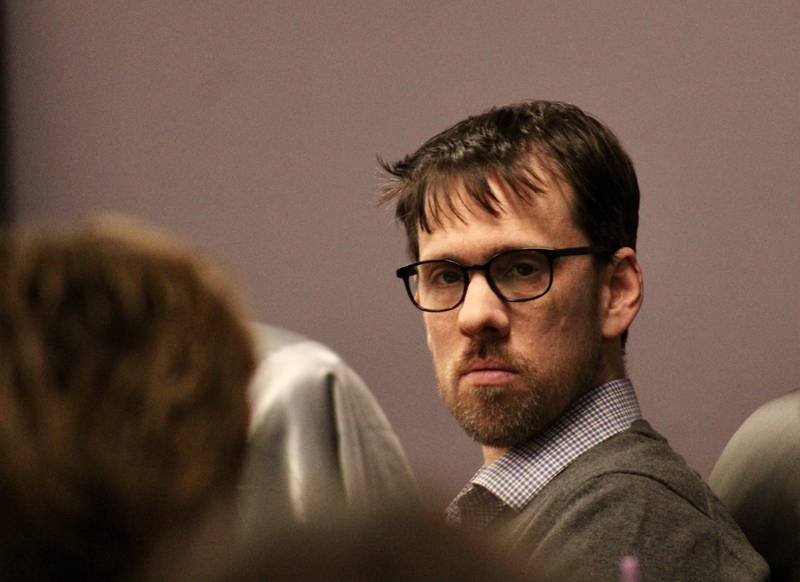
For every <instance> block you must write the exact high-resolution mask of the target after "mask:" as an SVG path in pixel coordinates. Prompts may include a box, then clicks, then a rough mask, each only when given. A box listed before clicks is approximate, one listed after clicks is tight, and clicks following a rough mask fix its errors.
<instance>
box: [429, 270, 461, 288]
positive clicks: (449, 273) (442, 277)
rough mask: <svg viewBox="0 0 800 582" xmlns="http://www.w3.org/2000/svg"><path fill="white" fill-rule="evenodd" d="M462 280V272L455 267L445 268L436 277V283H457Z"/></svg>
mask: <svg viewBox="0 0 800 582" xmlns="http://www.w3.org/2000/svg"><path fill="white" fill-rule="evenodd" d="M460 282H461V273H460V272H459V271H456V270H455V269H446V270H445V269H443V270H441V271H439V272H438V273H437V274H436V276H435V277H434V284H437V285H455V284H456V283H460Z"/></svg>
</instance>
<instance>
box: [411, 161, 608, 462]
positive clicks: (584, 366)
mask: <svg viewBox="0 0 800 582" xmlns="http://www.w3.org/2000/svg"><path fill="white" fill-rule="evenodd" d="M537 173H538V174H539V176H540V177H542V178H543V184H542V185H543V186H544V192H543V193H542V194H535V195H533V196H532V198H531V203H526V202H523V201H521V200H519V199H518V198H517V197H516V196H515V195H514V194H513V193H507V192H505V191H504V189H503V188H502V187H501V186H500V185H499V184H498V183H497V182H494V181H492V180H490V181H489V183H490V186H491V188H492V191H493V192H494V194H495V195H496V196H497V197H498V199H499V200H500V201H501V203H502V209H501V212H500V214H499V215H498V216H496V217H495V216H491V215H490V214H488V213H487V212H485V211H484V210H482V209H480V208H477V207H476V206H474V205H473V204H471V203H466V204H465V205H464V207H463V208H462V207H459V212H460V214H461V215H462V217H463V219H464V221H463V222H462V221H460V220H458V219H457V218H455V217H452V216H447V217H445V219H444V221H443V224H442V225H441V226H439V227H437V228H435V229H434V230H433V231H432V232H430V233H425V232H423V231H420V232H419V249H420V257H419V258H420V260H428V259H443V258H448V259H453V260H455V261H458V262H460V263H462V264H465V265H467V264H477V263H484V262H485V261H487V260H488V259H489V258H491V257H492V256H493V255H495V254H496V253H498V252H500V251H503V250H509V249H514V248H524V247H546V248H564V247H575V246H586V245H587V244H588V241H587V240H586V237H585V235H583V234H582V233H581V232H580V231H579V229H578V228H577V226H575V224H574V222H573V219H572V216H571V213H570V202H571V200H572V196H573V195H574V194H573V192H572V189H571V188H570V187H569V186H568V185H566V184H564V183H563V182H561V181H559V180H558V179H557V178H555V177H554V176H553V175H552V174H549V173H548V172H545V171H543V170H541V169H538V172H537ZM455 187H456V188H457V187H458V185H455ZM466 199H467V198H466V196H464V197H462V200H466ZM598 280H599V275H598V273H597V270H596V269H595V268H594V266H593V263H592V258H591V257H590V256H573V257H562V258H559V259H557V260H556V261H555V263H554V269H553V284H552V287H551V288H550V290H549V291H548V292H547V294H545V295H544V296H542V297H540V298H538V299H536V300H533V301H529V302H523V303H506V302H504V301H503V300H501V299H500V298H499V297H498V296H497V295H495V293H494V292H493V291H492V290H491V288H490V287H489V285H488V283H487V281H486V279H485V276H484V274H483V273H482V272H479V271H472V272H471V278H470V283H469V287H468V289H467V294H466V297H465V298H464V302H463V303H462V304H461V305H460V306H458V307H457V308H455V309H453V310H451V311H446V312H441V313H425V316H424V317H425V327H426V329H427V337H428V347H429V348H430V350H431V353H432V355H433V364H434V368H435V370H436V377H437V381H438V385H439V392H440V394H441V396H442V398H443V399H444V401H445V403H446V404H447V406H448V408H449V409H450V411H451V413H452V414H453V416H454V417H455V418H456V420H457V421H458V423H459V424H460V425H461V427H462V428H463V429H464V430H465V431H466V432H467V434H468V435H470V436H471V437H472V438H473V439H475V440H476V441H478V442H479V443H481V444H483V445H488V446H493V447H509V446H512V445H514V444H517V443H520V442H523V441H525V440H527V439H529V438H530V437H532V436H534V435H536V434H538V433H540V432H541V431H543V430H544V429H545V428H547V426H548V425H550V423H552V422H553V421H554V420H555V419H556V418H558V417H559V416H560V415H561V414H562V413H563V412H564V410H565V409H566V408H567V407H568V406H569V405H570V404H571V403H572V402H573V401H574V400H575V399H576V398H577V397H578V396H580V395H581V394H583V393H584V392H586V391H587V390H588V389H589V388H591V387H593V386H594V385H595V383H596V382H598V379H599V378H598V376H599V374H600V369H601V344H602V337H601V332H600V310H599V308H598V293H599V292H598V286H599V283H598Z"/></svg>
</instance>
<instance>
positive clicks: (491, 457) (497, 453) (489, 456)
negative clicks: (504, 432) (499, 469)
mask: <svg viewBox="0 0 800 582" xmlns="http://www.w3.org/2000/svg"><path fill="white" fill-rule="evenodd" d="M481 450H482V451H483V464H484V466H487V465H491V464H492V463H494V462H495V461H496V460H497V459H499V458H500V457H502V456H503V455H505V454H506V452H507V451H508V447H505V448H503V447H490V446H487V445H481Z"/></svg>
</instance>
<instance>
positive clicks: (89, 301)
mask: <svg viewBox="0 0 800 582" xmlns="http://www.w3.org/2000/svg"><path fill="white" fill-rule="evenodd" d="M0 280H1V281H2V287H3V292H2V295H1V296H0V508H2V509H0V538H1V539H0V578H2V579H4V580H10V579H19V580H22V579H24V580H51V579H59V580H62V579H81V580H109V579H119V578H121V577H124V576H126V575H127V574H129V573H131V571H132V570H134V569H135V566H136V564H138V562H139V561H140V560H141V559H142V558H143V557H144V555H145V554H146V552H147V551H148V548H149V546H150V544H151V543H152V542H153V541H154V540H155V538H156V537H157V536H159V535H160V534H162V533H164V532H165V531H168V530H170V529H172V528H175V527H178V526H184V525H185V524H186V523H187V522H188V521H190V520H191V519H192V518H193V517H195V516H197V515H198V514H199V512H200V511H201V510H202V509H204V508H206V507H207V506H208V505H209V504H210V503H211V502H212V501H213V500H214V499H217V498H219V497H220V496H222V495H225V494H226V493H227V492H229V491H231V490H232V488H233V486H234V485H235V484H236V482H237V480H238V478H239V473H240V468H241V466H242V460H243V455H244V447H245V441H246V436H247V423H248V417H249V410H248V405H247V400H246V397H247V395H246V387H247V384H248V381H249V379H250V376H251V375H252V371H253V368H254V365H255V364H254V355H253V351H252V347H251V344H250V338H249V334H248V330H247V328H246V326H245V324H244V323H243V321H244V320H243V318H242V315H241V313H240V311H239V307H238V305H237V302H236V300H235V299H234V297H233V294H232V292H231V290H230V289H229V288H228V285H227V283H226V281H225V279H224V277H223V276H222V275H221V274H220V273H219V272H218V271H217V270H216V269H215V268H214V267H213V266H212V265H210V264H209V263H208V261H205V260H202V259H200V258H198V257H196V256H194V255H193V254H191V253H190V252H188V251H187V250H185V249H184V248H183V247H181V246H180V245H179V244H177V243H175V242H174V241H172V240H169V239H168V238H166V237H164V236H163V235H160V234H157V233H155V232H153V231H151V230H148V229H143V228H141V227H137V226H133V225H131V224H128V223H125V222H120V221H117V220H114V221H110V222H109V221H104V222H103V221H101V222H98V223H97V224H95V225H91V226H87V227H85V228H83V229H81V230H79V231H77V232H75V233H61V234H45V233H39V234H33V235H28V236H22V235H10V234H6V235H4V236H3V237H2V239H1V240H0Z"/></svg>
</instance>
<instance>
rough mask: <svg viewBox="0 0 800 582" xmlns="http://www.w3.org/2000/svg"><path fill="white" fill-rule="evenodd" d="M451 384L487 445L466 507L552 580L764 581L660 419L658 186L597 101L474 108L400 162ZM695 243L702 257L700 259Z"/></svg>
mask: <svg viewBox="0 0 800 582" xmlns="http://www.w3.org/2000/svg"><path fill="white" fill-rule="evenodd" d="M384 166H385V169H386V170H387V179H388V180H387V183H386V185H385V187H384V190H383V200H384V201H391V202H393V203H395V204H396V216H397V218H398V220H399V221H400V222H401V223H402V224H403V225H404V227H405V230H406V234H407V237H408V247H409V251H410V255H411V259H412V261H413V262H412V263H411V264H410V265H407V266H405V267H403V268H401V269H399V270H398V271H397V275H398V277H399V278H400V279H401V280H402V282H403V283H404V285H405V287H406V290H407V292H408V295H409V298H410V299H411V302H412V303H413V305H414V306H415V307H416V308H418V309H420V310H422V312H423V318H424V322H425V327H426V331H427V341H428V346H429V348H430V350H431V353H432V356H433V363H434V368H435V371H436V377H437V381H438V387H439V392H440V394H441V396H442V399H443V400H444V402H445V403H446V405H447V406H448V408H449V409H450V411H451V413H452V414H453V416H454V417H455V418H456V420H457V421H458V423H459V424H460V425H461V427H462V428H463V429H464V431H465V432H466V433H467V434H468V435H469V436H470V437H471V438H473V439H474V440H475V441H477V442H478V443H480V445H481V447H482V450H483V456H484V461H485V464H484V465H483V467H482V468H481V469H480V470H479V471H478V472H477V473H476V474H475V476H474V477H473V478H472V479H471V480H470V482H469V483H468V484H467V485H466V487H465V488H464V489H463V490H462V491H461V493H459V494H458V496H457V497H456V498H455V500H454V501H453V502H452V504H451V505H450V507H449V508H448V512H447V513H448V520H449V522H450V523H452V524H454V525H457V526H461V527H464V528H469V529H471V530H473V531H477V532H481V533H482V535H484V536H486V537H487V538H488V539H492V540H494V541H496V542H497V543H498V544H500V545H501V546H502V547H503V548H504V549H506V550H507V551H509V552H511V553H513V554H515V555H519V556H521V557H522V558H523V559H524V560H526V561H527V563H528V568H529V571H530V572H532V573H533V574H535V577H536V578H537V579H542V580H551V579H552V580H614V579H616V577H617V575H618V569H619V563H620V560H621V559H622V558H623V556H626V555H632V556H635V557H636V558H638V561H639V565H640V568H641V574H642V577H643V579H645V580H662V581H663V580H748V581H750V580H764V579H766V578H767V576H768V569H767V567H766V564H765V563H764V561H763V560H762V559H761V557H760V556H759V555H758V554H757V553H756V552H755V551H754V550H753V549H752V547H750V545H749V544H748V543H747V540H746V539H745V537H744V536H743V535H742V532H741V531H740V530H739V528H738V527H737V526H736V524H735V523H734V522H733V520H732V519H731V517H730V515H729V514H728V512H727V511H726V510H725V508H724V507H723V506H722V504H721V503H720V502H719V501H718V499H717V498H716V497H715V496H714V495H713V493H712V492H711V491H710V490H709V488H708V487H707V486H706V485H705V484H704V483H703V482H702V480H701V479H700V477H699V476H698V475H697V474H696V473H695V472H694V471H692V470H691V469H690V468H689V467H688V466H687V465H686V463H685V462H684V460H683V459H682V458H680V457H679V456H678V455H677V454H676V453H675V452H674V451H673V450H672V449H671V448H670V446H669V445H668V443H667V441H666V440H665V439H664V438H663V437H662V436H660V435H659V434H658V433H657V432H656V431H655V430H653V428H651V426H650V425H649V424H648V423H647V422H646V421H645V420H643V419H642V417H641V412H640V409H639V405H638V402H637V399H636V394H635V392H634V388H633V384H632V383H631V381H630V379H628V375H627V372H626V368H625V358H624V355H625V350H624V348H625V342H626V338H627V335H628V328H629V327H630V326H631V324H632V323H633V320H634V319H635V317H636V315H637V314H638V312H639V309H640V306H641V304H642V296H643V277H642V268H641V266H640V264H639V261H638V259H637V254H636V236H637V227H638V212H639V187H638V183H637V178H636V174H635V172H634V168H633V164H632V162H631V160H630V158H629V157H628V155H627V154H626V153H625V151H624V150H623V149H622V147H621V145H620V143H619V141H618V140H617V138H616V137H615V136H614V135H613V134H612V132H611V131H610V130H609V129H608V128H606V127H605V126H604V125H603V124H602V123H600V122H599V121H598V120H596V119H595V118H593V117H591V116H589V115H587V114H585V113H584V112H583V111H581V110H580V109H579V108H577V107H575V106H572V105H569V104H564V103H558V102H547V101H530V102H525V103H519V104H514V105H509V106H504V107H497V108H493V109H491V110H489V111H487V112H485V113H483V114H481V115H476V116H473V117H469V118H467V119H465V120H463V121H461V122H459V123H457V124H455V125H453V126H452V127H450V128H448V129H446V130H445V131H443V132H441V133H439V134H438V135H436V136H434V137H432V138H431V139H429V140H428V141H427V142H425V143H424V144H423V145H422V146H421V147H420V148H419V149H418V150H417V151H416V152H414V153H413V154H411V155H409V156H406V157H405V158H403V159H402V160H400V161H398V162H396V163H393V164H384ZM684 260H685V259H684Z"/></svg>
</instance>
